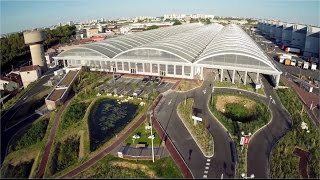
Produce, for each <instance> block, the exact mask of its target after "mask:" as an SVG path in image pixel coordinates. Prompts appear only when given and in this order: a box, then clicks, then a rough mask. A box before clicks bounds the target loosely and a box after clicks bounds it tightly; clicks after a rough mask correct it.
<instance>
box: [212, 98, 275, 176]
mask: <svg viewBox="0 0 320 180" xmlns="http://www.w3.org/2000/svg"><path fill="white" fill-rule="evenodd" d="M209 109H210V110H211V112H212V113H213V115H214V116H215V117H216V118H217V120H218V121H220V122H221V124H223V126H224V127H225V128H226V129H227V131H228V132H229V133H230V134H231V135H232V136H233V140H234V141H235V144H236V147H237V152H238V167H237V170H236V171H237V175H238V177H239V178H240V177H241V176H240V174H241V173H244V172H246V171H247V165H246V153H247V149H246V148H247V147H244V148H243V147H241V146H240V145H239V142H240V139H241V137H242V136H243V135H242V132H243V133H244V134H247V135H248V134H249V133H251V134H254V133H255V132H256V131H257V130H258V129H259V128H260V127H262V126H264V125H265V124H267V123H268V122H269V121H270V120H271V115H270V112H269V111H268V109H267V106H266V105H265V104H263V103H261V102H258V101H256V100H253V99H250V98H249V97H245V96H242V95H238V94H222V93H215V96H213V97H211V100H210V103H209Z"/></svg>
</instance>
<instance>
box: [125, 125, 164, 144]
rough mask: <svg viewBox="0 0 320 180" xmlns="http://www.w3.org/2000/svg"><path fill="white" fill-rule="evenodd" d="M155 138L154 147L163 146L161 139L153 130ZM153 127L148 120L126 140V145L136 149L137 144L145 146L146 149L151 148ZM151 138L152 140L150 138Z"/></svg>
mask: <svg viewBox="0 0 320 180" xmlns="http://www.w3.org/2000/svg"><path fill="white" fill-rule="evenodd" d="M152 134H153V136H154V139H153V146H154V147H159V146H160V145H161V138H160V137H159V135H158V134H157V133H156V131H155V129H154V128H152ZM150 136H151V127H150V123H149V121H148V120H147V119H146V120H145V121H144V123H142V124H141V125H140V126H139V127H138V128H137V129H136V130H135V131H134V132H133V133H132V134H131V135H130V136H129V137H128V138H127V139H126V140H125V144H127V145H131V146H133V147H135V146H136V145H137V144H145V145H146V147H149V146H151V137H150ZM149 137H150V138H149Z"/></svg>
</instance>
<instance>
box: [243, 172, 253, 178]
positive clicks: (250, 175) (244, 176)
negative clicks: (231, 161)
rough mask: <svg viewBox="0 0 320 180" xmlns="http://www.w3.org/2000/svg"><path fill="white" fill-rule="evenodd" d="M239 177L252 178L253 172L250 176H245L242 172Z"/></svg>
mask: <svg viewBox="0 0 320 180" xmlns="http://www.w3.org/2000/svg"><path fill="white" fill-rule="evenodd" d="M241 177H242V178H244V179H253V178H254V174H251V175H250V176H246V174H245V173H242V174H241Z"/></svg>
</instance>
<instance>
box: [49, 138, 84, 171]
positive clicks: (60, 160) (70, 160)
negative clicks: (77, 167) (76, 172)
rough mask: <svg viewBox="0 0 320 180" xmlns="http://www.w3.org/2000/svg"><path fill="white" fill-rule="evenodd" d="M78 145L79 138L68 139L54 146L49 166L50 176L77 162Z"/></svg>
mask: <svg viewBox="0 0 320 180" xmlns="http://www.w3.org/2000/svg"><path fill="white" fill-rule="evenodd" d="M79 145H80V141H79V137H69V138H68V139H66V140H65V141H63V142H58V143H57V144H56V145H55V149H54V154H53V161H52V163H53V164H52V166H51V173H52V174H55V173H56V172H58V171H61V170H64V169H65V168H67V167H69V166H71V165H72V164H74V163H76V162H77V161H78V156H79Z"/></svg>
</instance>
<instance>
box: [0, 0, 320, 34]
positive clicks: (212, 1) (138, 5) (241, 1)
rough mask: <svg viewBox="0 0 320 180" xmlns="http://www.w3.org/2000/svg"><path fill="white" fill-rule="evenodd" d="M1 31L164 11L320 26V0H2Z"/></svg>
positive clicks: (154, 13) (155, 14)
mask: <svg viewBox="0 0 320 180" xmlns="http://www.w3.org/2000/svg"><path fill="white" fill-rule="evenodd" d="M0 3H1V34H5V33H10V32H16V31H21V30H26V29H32V28H38V27H45V26H46V27H49V26H51V25H57V24H58V23H66V22H68V21H74V22H78V21H87V20H90V19H100V18H105V19H114V18H121V17H135V16H163V15H164V14H173V13H175V14H195V13H199V14H212V15H215V16H240V17H248V18H249V17H252V18H259V19H277V20H281V21H285V22H296V23H302V24H309V25H310V24H312V25H316V26H320V20H319V19H320V12H319V11H320V0H54V1H53V0H22V1H21V0H20V1H18V0H0Z"/></svg>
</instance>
